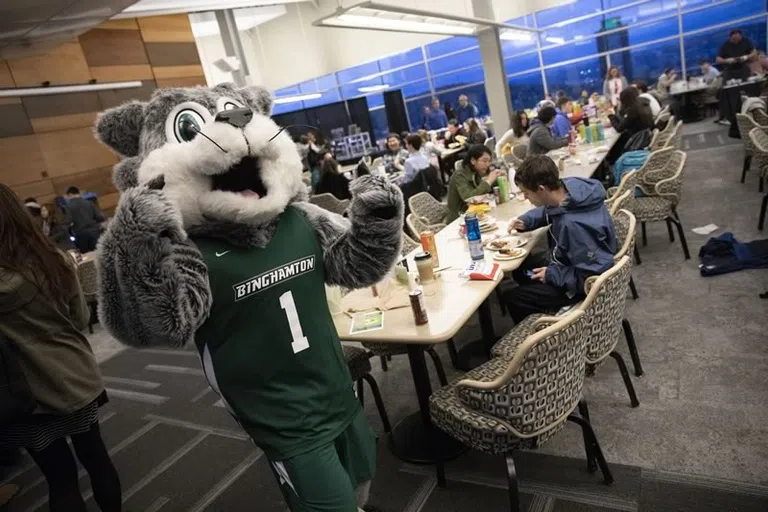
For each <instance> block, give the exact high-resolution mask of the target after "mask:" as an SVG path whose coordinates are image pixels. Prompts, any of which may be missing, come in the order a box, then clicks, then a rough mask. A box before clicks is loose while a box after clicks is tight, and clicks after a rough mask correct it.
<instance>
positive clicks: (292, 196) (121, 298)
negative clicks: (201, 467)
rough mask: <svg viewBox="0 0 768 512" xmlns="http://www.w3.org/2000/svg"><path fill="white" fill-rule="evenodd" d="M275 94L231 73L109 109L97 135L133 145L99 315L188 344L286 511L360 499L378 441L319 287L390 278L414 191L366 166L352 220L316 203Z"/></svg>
mask: <svg viewBox="0 0 768 512" xmlns="http://www.w3.org/2000/svg"><path fill="white" fill-rule="evenodd" d="M271 104H272V101H271V98H270V96H269V93H268V92H267V91H266V90H264V89H262V88H260V87H245V88H235V87H233V86H232V85H230V84H222V85H218V86H216V87H212V88H194V89H166V90H158V91H156V92H155V93H154V95H153V96H152V98H151V99H150V100H149V101H148V102H138V101H134V102H130V103H126V104H124V105H122V106H119V107H116V108H113V109H110V110H107V111H105V112H104V113H103V114H102V115H101V116H100V117H99V119H98V120H97V122H96V135H97V137H98V138H99V139H100V140H101V141H102V142H103V143H104V144H106V145H107V146H109V147H110V148H111V149H112V150H114V151H116V152H117V153H119V154H120V155H121V156H122V157H123V160H122V161H121V162H120V163H118V164H117V165H116V166H115V169H114V181H115V184H116V185H117V187H118V189H120V191H121V192H122V194H121V198H120V203H119V204H118V207H117V210H116V212H115V215H114V218H113V219H112V221H111V222H110V224H109V227H108V229H107V231H106V233H105V234H104V235H103V236H102V238H101V240H100V242H99V256H98V267H99V277H100V298H99V299H100V300H99V317H100V318H101V321H102V322H103V323H104V325H105V326H106V327H107V329H108V330H109V331H110V333H111V334H112V335H113V336H114V337H115V338H117V339H118V340H120V341H121V342H123V343H125V344H127V345H131V346H135V347H139V348H141V347H151V346H157V345H165V346H171V347H182V346H184V345H186V344H187V343H188V342H190V341H193V342H194V343H195V344H196V346H197V349H198V351H199V353H200V357H201V359H202V364H203V369H204V371H205V376H206V378H207V380H208V383H209V384H210V386H211V388H212V389H213V390H214V391H215V392H216V393H218V394H219V395H220V396H221V398H222V399H223V401H224V403H225V404H226V406H227V408H228V410H229V411H230V412H231V413H232V415H233V416H234V417H235V418H236V420H237V421H238V423H239V424H240V425H241V427H242V428H243V429H244V430H245V431H246V432H247V433H248V434H249V435H250V436H251V438H252V439H253V441H254V443H255V444H256V445H257V446H258V447H259V448H261V449H262V450H263V451H264V453H265V454H266V456H267V458H268V459H269V461H270V465H271V467H272V470H273V472H274V473H275V477H276V479H277V480H278V482H279V484H280V488H281V490H282V492H283V495H284V496H285V499H286V502H287V503H288V505H289V507H290V508H291V510H293V511H307V512H309V511H312V512H315V511H327V512H356V511H358V510H359V507H362V506H363V505H364V503H365V501H366V499H367V495H368V488H369V486H370V480H371V478H372V477H373V475H374V472H375V465H376V441H375V437H374V434H373V431H372V429H371V427H370V426H369V425H368V423H367V420H366V418H365V417H364V415H363V411H362V409H361V407H360V404H359V402H358V401H357V399H356V397H355V394H354V391H353V384H352V381H351V378H350V375H349V371H348V369H347V365H346V362H345V360H344V356H343V351H342V349H341V345H340V343H339V339H338V335H337V333H336V329H335V327H334V324H333V320H332V317H331V314H330V313H329V311H328V305H327V302H326V297H325V289H324V286H323V285H324V284H329V285H339V286H343V287H346V288H361V287H365V286H370V285H372V284H374V283H376V282H377V281H379V280H380V279H382V278H383V277H384V276H385V274H386V273H387V272H388V271H389V269H390V268H391V266H392V265H393V264H394V262H395V260H396V258H397V257H398V255H399V251H400V240H401V239H400V232H401V229H402V225H403V218H402V217H403V199H402V195H401V193H400V191H399V189H398V188H397V187H396V186H394V185H392V184H390V183H389V182H388V181H386V180H384V179H382V178H378V177H373V176H365V177H362V178H360V179H358V180H356V181H354V182H353V183H352V184H351V186H350V190H351V192H352V202H351V204H350V206H349V210H348V219H346V218H344V217H342V216H340V215H336V214H334V213H330V212H328V211H326V210H322V209H320V208H318V207H316V206H314V205H312V204H309V203H308V202H306V197H307V188H306V185H305V184H304V183H303V182H302V164H301V160H300V158H299V155H298V153H297V151H296V148H295V145H294V143H293V141H292V140H291V138H290V137H289V136H288V134H287V133H284V132H282V130H281V128H280V127H278V126H277V125H276V124H275V123H274V122H273V121H272V120H271V119H270V118H269V114H270V109H271ZM256 499H257V497H255V496H254V500H256ZM254 506H256V505H254Z"/></svg>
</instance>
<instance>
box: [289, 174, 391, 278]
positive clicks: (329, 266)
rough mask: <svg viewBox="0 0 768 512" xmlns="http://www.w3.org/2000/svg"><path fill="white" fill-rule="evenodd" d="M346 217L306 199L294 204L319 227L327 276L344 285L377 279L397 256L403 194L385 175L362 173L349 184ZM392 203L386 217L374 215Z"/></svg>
mask: <svg viewBox="0 0 768 512" xmlns="http://www.w3.org/2000/svg"><path fill="white" fill-rule="evenodd" d="M350 191H351V192H352V202H351V203H350V206H349V210H347V211H348V213H349V220H347V219H344V218H343V217H341V216H340V215H338V214H335V213H331V212H329V211H327V210H323V209H322V208H320V207H318V206H316V205H313V204H309V203H296V206H299V207H300V208H301V209H302V210H303V211H304V212H305V213H306V215H307V219H308V220H309V222H310V223H311V224H312V226H313V227H314V228H315V230H316V231H317V234H318V236H319V237H320V243H321V245H322V247H323V251H324V266H325V280H326V282H327V283H328V284H331V285H339V286H344V287H346V288H364V287H366V286H371V285H373V284H375V283H377V282H379V281H381V279H382V278H383V277H384V276H385V275H386V274H387V272H389V269H391V268H392V265H394V264H395V262H396V261H397V259H398V258H399V257H400V243H401V241H402V239H401V236H400V231H401V229H402V226H403V195H402V193H401V192H400V189H399V188H398V187H397V186H396V185H393V184H391V183H389V182H388V181H387V180H386V179H384V178H380V177H374V176H364V177H362V178H359V179H357V180H355V181H354V182H353V183H352V185H351V186H350ZM388 208H392V209H393V210H394V213H395V214H394V215H393V216H391V217H389V218H382V217H380V216H378V214H379V212H380V211H382V210H387V209H388Z"/></svg>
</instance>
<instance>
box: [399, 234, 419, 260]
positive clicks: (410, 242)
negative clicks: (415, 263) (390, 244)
mask: <svg viewBox="0 0 768 512" xmlns="http://www.w3.org/2000/svg"><path fill="white" fill-rule="evenodd" d="M402 235H403V236H402V239H403V242H402V245H401V246H400V255H401V256H407V255H408V254H410V252H411V251H412V250H414V249H416V248H418V247H421V243H419V242H417V241H416V240H414V239H413V238H411V237H410V236H409V235H408V234H407V233H406V232H405V231H403V233H402Z"/></svg>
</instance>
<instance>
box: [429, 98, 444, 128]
mask: <svg viewBox="0 0 768 512" xmlns="http://www.w3.org/2000/svg"><path fill="white" fill-rule="evenodd" d="M425 116H426V119H425V123H424V128H426V129H427V130H442V129H443V128H445V127H446V126H448V116H446V115H445V112H443V109H441V108H440V100H438V99H437V98H435V99H433V100H432V108H431V109H429V112H428V113H427V112H426V111H425Z"/></svg>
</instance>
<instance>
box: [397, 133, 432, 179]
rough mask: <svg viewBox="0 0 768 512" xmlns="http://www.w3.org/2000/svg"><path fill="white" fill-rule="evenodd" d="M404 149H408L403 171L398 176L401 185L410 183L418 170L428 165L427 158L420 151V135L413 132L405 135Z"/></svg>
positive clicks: (417, 173)
mask: <svg viewBox="0 0 768 512" xmlns="http://www.w3.org/2000/svg"><path fill="white" fill-rule="evenodd" d="M405 149H406V150H407V151H408V158H407V159H406V160H405V166H404V167H405V172H404V173H403V177H402V178H400V184H401V185H405V184H406V183H410V182H411V181H413V180H414V178H416V176H418V175H419V172H421V171H423V170H424V169H426V168H428V167H429V166H430V163H429V160H427V158H426V157H425V156H424V154H423V153H422V152H421V136H419V135H416V134H414V135H409V136H408V137H406V138H405Z"/></svg>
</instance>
